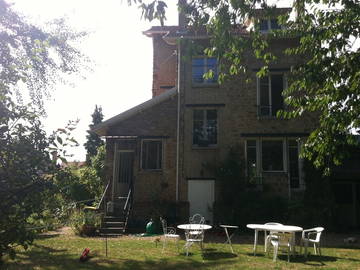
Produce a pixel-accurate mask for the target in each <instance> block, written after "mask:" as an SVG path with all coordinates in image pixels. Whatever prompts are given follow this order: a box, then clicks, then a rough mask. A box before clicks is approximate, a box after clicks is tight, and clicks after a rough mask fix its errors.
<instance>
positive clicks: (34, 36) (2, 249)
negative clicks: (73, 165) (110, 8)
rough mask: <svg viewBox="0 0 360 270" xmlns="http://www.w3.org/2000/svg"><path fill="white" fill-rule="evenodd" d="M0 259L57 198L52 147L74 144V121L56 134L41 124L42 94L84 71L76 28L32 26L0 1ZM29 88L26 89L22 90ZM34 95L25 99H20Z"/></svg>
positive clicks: (24, 239) (25, 238)
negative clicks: (70, 76) (74, 43)
mask: <svg viewBox="0 0 360 270" xmlns="http://www.w3.org/2000/svg"><path fill="white" fill-rule="evenodd" d="M0 26H1V33H0V63H1V67H0V198H1V204H0V260H1V258H2V256H3V255H4V254H6V253H8V254H10V255H11V256H13V255H14V254H15V252H14V247H15V246H16V245H21V246H23V247H24V248H26V247H27V246H28V245H29V244H31V242H32V239H33V236H34V232H35V230H34V228H33V223H32V220H34V219H32V217H34V216H36V215H37V214H38V215H39V216H40V215H41V213H42V212H43V210H44V209H45V207H47V206H48V205H49V204H50V203H51V201H53V197H52V195H54V191H55V190H56V188H57V187H56V185H54V182H53V177H54V175H55V174H56V172H58V171H59V169H60V168H59V167H58V166H57V165H56V161H55V160H54V161H52V160H51V159H50V152H52V151H56V152H58V153H61V152H63V151H62V148H63V147H65V146H66V145H69V144H73V143H75V140H74V139H73V138H72V137H71V134H70V131H71V130H73V129H74V127H73V126H72V124H71V123H70V124H69V125H68V126H67V127H65V128H64V129H59V130H58V131H57V132H55V133H54V134H53V135H52V136H47V135H46V133H45V131H44V130H43V128H42V124H41V119H42V116H43V115H44V113H45V112H44V109H43V106H42V105H43V99H44V97H45V96H47V95H49V94H50V91H49V90H50V89H51V88H52V86H54V84H55V83H56V82H57V81H58V80H65V76H63V75H64V74H68V73H77V72H81V70H82V67H84V66H83V64H84V62H83V61H82V60H81V59H82V54H81V53H80V51H78V50H77V49H76V48H75V47H73V46H72V45H71V44H73V41H76V40H77V39H78V38H80V37H83V36H84V35H85V33H75V32H73V31H71V30H70V29H69V28H68V27H66V25H65V23H64V21H63V20H57V21H55V23H54V24H49V25H48V29H45V28H42V27H38V26H34V25H32V24H30V23H28V22H27V21H26V19H25V18H24V17H22V16H20V15H19V14H17V13H15V12H14V11H13V10H12V9H11V6H9V5H8V4H7V3H6V2H5V1H4V0H0ZM25 89H27V90H28V91H27V92H25V91H24V90H25ZM27 93H28V96H29V97H30V100H31V102H30V103H29V104H24V103H23V102H22V101H21V98H22V97H23V96H24V95H27Z"/></svg>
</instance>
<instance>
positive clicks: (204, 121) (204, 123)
mask: <svg viewBox="0 0 360 270" xmlns="http://www.w3.org/2000/svg"><path fill="white" fill-rule="evenodd" d="M195 111H203V112H205V111H216V144H208V145H206V146H202V145H199V144H195V143H194V122H195V118H194V112H195ZM207 121H208V120H207V113H203V127H202V128H203V129H206V124H207ZM191 135H192V136H191V143H192V146H193V147H200V148H206V147H216V146H217V145H218V143H219V110H218V109H213V108H211V109H210V108H206V109H205V108H204V109H200V108H197V109H194V110H193V111H192V130H191Z"/></svg>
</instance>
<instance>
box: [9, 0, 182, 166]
mask: <svg viewBox="0 0 360 270" xmlns="http://www.w3.org/2000/svg"><path fill="white" fill-rule="evenodd" d="M8 2H9V3H13V8H14V9H15V10H17V11H19V12H21V13H22V14H23V15H25V16H26V17H29V20H30V21H31V22H35V23H36V24H41V23H44V22H46V21H50V20H51V19H54V18H58V17H66V18H67V19H68V25H70V26H71V27H73V28H74V29H76V30H79V31H83V30H86V31H88V32H90V34H89V35H88V37H86V38H85V39H84V40H83V41H82V42H81V44H80V46H79V48H80V49H81V51H82V52H83V53H84V54H86V55H87V56H88V57H89V58H90V59H91V60H92V61H93V64H92V66H91V67H92V69H93V71H92V72H89V73H85V74H83V75H84V76H85V77H86V78H82V77H78V78H77V80H76V81H74V85H63V84H58V85H57V86H56V88H55V91H54V92H53V93H52V96H51V98H50V99H49V100H46V101H45V103H46V109H47V114H48V117H47V118H46V119H45V121H44V126H45V129H46V130H47V131H48V132H49V133H50V132H51V131H52V130H56V129H57V128H62V127H65V126H66V124H67V123H68V121H69V120H76V119H79V120H80V121H79V124H78V126H77V129H76V130H75V131H74V134H73V135H74V137H75V139H76V140H77V141H78V142H79V144H80V146H79V147H76V148H72V149H69V150H68V152H69V153H70V154H73V157H71V158H68V160H77V161H83V160H85V155H86V150H85V149H84V147H83V144H84V143H85V141H86V135H87V132H86V131H87V130H88V129H89V128H88V126H89V124H91V121H92V119H91V114H92V113H93V112H94V109H95V105H98V106H99V105H100V106H101V107H102V109H103V114H104V117H105V119H104V120H106V119H109V118H111V117H113V116H115V115H117V114H119V113H121V112H123V111H126V110H128V109H130V108H132V107H134V106H136V105H138V104H140V103H142V102H144V101H146V100H148V99H150V98H151V88H152V40H151V38H149V37H146V36H145V35H143V34H142V32H143V31H145V30H147V29H149V28H150V27H151V26H152V25H159V23H158V22H155V21H154V22H151V23H149V22H145V21H144V20H142V19H140V17H141V11H140V10H139V9H137V7H135V6H132V7H129V6H127V1H125V0H102V1H98V0H30V1H29V0H8ZM169 2H172V3H171V4H172V5H171V6H169V8H168V15H167V17H168V20H167V22H166V23H165V24H166V25H176V24H177V8H176V2H177V1H176V0H173V1H172V0H171V1H169Z"/></svg>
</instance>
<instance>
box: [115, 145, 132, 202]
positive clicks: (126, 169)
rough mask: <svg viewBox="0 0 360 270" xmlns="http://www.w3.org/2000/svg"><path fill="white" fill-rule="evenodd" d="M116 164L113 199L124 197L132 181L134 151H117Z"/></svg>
mask: <svg viewBox="0 0 360 270" xmlns="http://www.w3.org/2000/svg"><path fill="white" fill-rule="evenodd" d="M116 163H117V166H116V170H115V177H114V180H115V183H114V184H115V185H114V186H115V189H114V198H118V197H126V196H127V195H128V193H129V189H130V187H131V185H132V181H133V165H134V151H129V150H124V151H122V150H120V151H118V152H117V156H116Z"/></svg>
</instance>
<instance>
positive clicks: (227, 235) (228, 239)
mask: <svg viewBox="0 0 360 270" xmlns="http://www.w3.org/2000/svg"><path fill="white" fill-rule="evenodd" d="M220 227H221V228H224V230H225V233H226V237H227V240H226V242H225V244H226V243H228V244H229V245H230V249H231V252H232V253H234V250H233V248H232V244H231V238H232V237H233V236H234V232H235V231H236V229H238V228H239V226H234V225H224V224H221V225H220ZM228 229H234V231H233V233H232V234H231V235H230V236H229V232H228Z"/></svg>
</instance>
